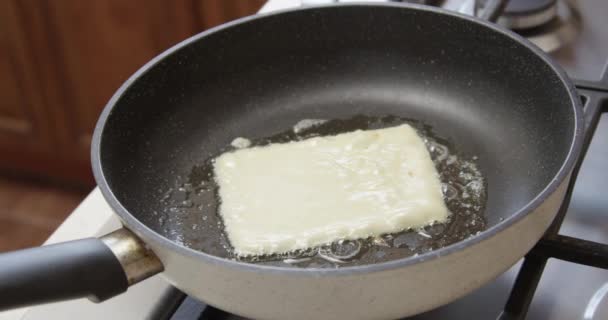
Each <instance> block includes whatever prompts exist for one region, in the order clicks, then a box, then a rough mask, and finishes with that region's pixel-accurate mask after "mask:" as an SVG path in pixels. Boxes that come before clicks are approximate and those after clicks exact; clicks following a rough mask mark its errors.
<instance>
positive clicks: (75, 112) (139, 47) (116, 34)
mask: <svg viewBox="0 0 608 320" xmlns="http://www.w3.org/2000/svg"><path fill="white" fill-rule="evenodd" d="M187 4H188V2H186V1H175V2H168V1H161V0H155V1H148V0H131V1H121V0H111V1H110V0H107V1H80V0H62V1H48V2H46V5H47V6H48V8H47V12H48V14H49V16H50V17H49V18H50V24H51V31H52V34H51V36H52V40H53V41H54V43H56V46H57V50H58V55H59V59H60V60H61V61H60V63H61V72H62V74H61V76H62V78H63V81H64V82H63V85H64V90H65V95H66V97H67V102H66V104H65V105H64V106H62V111H63V113H64V115H65V119H62V120H63V121H64V125H63V126H62V132H61V133H62V135H63V138H64V139H63V140H64V143H66V144H68V145H74V144H76V145H77V146H78V148H81V149H88V148H89V141H90V135H91V133H92V130H93V127H94V125H95V122H96V120H97V117H98V115H99V112H100V111H101V109H102V108H103V106H104V105H105V103H106V102H107V101H108V99H109V98H110V97H111V95H112V94H113V93H114V91H116V89H118V87H119V86H120V85H121V84H122V83H123V82H124V81H125V80H126V79H127V78H128V77H129V76H130V75H131V74H132V73H133V72H135V71H136V70H137V69H138V68H139V67H141V66H142V65H143V64H144V63H146V62H147V61H148V60H150V59H151V58H152V57H154V56H155V55H157V54H159V53H160V52H162V51H163V50H164V49H166V48H168V47H170V46H171V45H173V44H175V43H177V42H178V41H180V40H182V39H185V38H186V37H188V36H189V35H190V34H192V33H193V22H192V20H193V17H192V14H191V13H190V10H189V8H188V6H187ZM85 156H86V155H85Z"/></svg>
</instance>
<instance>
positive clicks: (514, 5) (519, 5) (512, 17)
mask: <svg viewBox="0 0 608 320" xmlns="http://www.w3.org/2000/svg"><path fill="white" fill-rule="evenodd" d="M557 2H558V1H557V0H510V1H509V3H508V4H507V7H506V8H505V11H504V13H503V14H502V16H501V17H500V18H499V19H498V23H499V24H501V25H503V26H505V27H507V28H509V29H527V28H532V27H538V26H540V25H543V24H545V23H547V22H549V21H551V20H552V19H553V18H555V17H556V16H557Z"/></svg>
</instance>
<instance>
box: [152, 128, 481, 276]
mask: <svg viewBox="0 0 608 320" xmlns="http://www.w3.org/2000/svg"><path fill="white" fill-rule="evenodd" d="M402 123H408V124H410V125H411V126H412V127H414V128H415V129H416V130H417V131H418V133H419V134H420V135H421V137H422V138H423V140H424V142H425V144H426V146H427V148H428V150H429V153H430V155H431V158H432V159H433V162H434V163H435V166H436V168H437V171H438V172H439V174H440V179H441V182H442V188H443V194H444V199H445V201H446V205H447V207H448V209H449V210H450V212H451V213H450V217H449V219H448V221H446V222H444V223H435V224H432V225H429V226H426V227H424V228H421V229H417V230H404V231H402V232H399V233H394V234H386V235H383V236H380V237H375V238H368V239H361V240H354V241H353V240H341V241H336V242H334V243H332V244H328V245H324V246H320V247H316V248H310V249H307V250H302V251H297V252H291V253H289V254H281V255H269V256H257V257H247V258H241V257H236V256H235V255H234V254H233V253H232V252H231V249H230V244H229V241H228V239H227V237H226V234H225V233H224V232H223V225H222V221H221V218H220V216H219V214H218V208H219V206H218V205H219V202H220V199H219V196H218V194H217V191H218V187H217V184H216V183H215V181H214V178H213V164H212V160H213V158H214V157H211V158H208V159H206V160H204V161H202V162H201V164H200V165H199V166H195V167H194V168H192V170H191V172H189V173H187V176H186V177H185V178H181V177H178V181H177V182H176V185H175V187H174V188H172V189H170V190H168V191H167V192H166V193H165V195H164V196H163V197H162V199H161V200H160V201H161V202H162V204H163V206H164V207H165V211H164V212H161V213H157V215H158V216H159V217H158V219H159V222H161V223H160V224H161V227H163V228H164V230H162V231H163V234H165V235H166V236H167V237H169V238H170V239H171V240H173V241H176V242H178V243H180V244H182V245H185V246H187V247H190V248H193V249H196V250H200V251H203V252H206V253H209V254H213V255H216V256H220V257H226V258H232V259H239V260H242V261H245V262H251V263H258V264H268V265H277V266H293V267H317V268H319V267H339V266H352V265H362V264H370V263H377V262H383V261H389V260H395V259H400V258H404V257H408V256H412V255H417V254H422V253H425V252H428V251H431V250H434V249H437V248H441V247H444V246H447V245H450V244H452V243H455V242H458V241H461V240H463V239H466V238H468V237H471V236H474V235H475V234H477V233H479V232H480V231H482V230H484V229H485V226H486V223H485V219H484V216H483V210H484V206H485V201H486V187H485V181H484V179H483V177H482V175H481V173H480V171H479V170H478V168H477V164H476V160H477V159H476V157H475V156H470V157H467V156H465V155H462V154H459V153H458V152H456V151H455V150H454V146H453V145H452V144H450V143H448V141H447V140H444V139H442V138H440V137H438V136H436V135H435V134H434V133H433V131H432V128H431V127H430V126H427V125H424V124H422V123H420V122H418V121H414V120H410V119H404V118H398V117H394V116H386V117H367V116H356V117H353V118H350V119H345V120H328V121H319V120H314V121H305V122H301V123H299V124H298V125H297V126H295V127H294V128H290V129H289V130H286V131H284V132H281V133H278V134H276V135H273V136H270V137H265V138H262V139H252V140H251V143H252V145H253V146H262V145H267V144H270V143H284V142H288V141H294V140H301V139H307V138H310V137H313V136H323V135H335V134H338V133H343V132H349V131H354V130H357V129H362V130H366V129H380V128H385V127H391V126H395V125H398V124H402ZM233 148H234V146H228V147H227V148H226V149H225V150H222V152H225V151H229V150H232V149H233ZM220 153H221V152H220Z"/></svg>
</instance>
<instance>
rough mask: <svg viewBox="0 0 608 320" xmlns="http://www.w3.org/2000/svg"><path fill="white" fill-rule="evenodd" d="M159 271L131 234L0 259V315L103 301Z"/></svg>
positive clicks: (121, 232) (124, 232)
mask: <svg viewBox="0 0 608 320" xmlns="http://www.w3.org/2000/svg"><path fill="white" fill-rule="evenodd" d="M162 270H163V266H162V264H161V262H160V261H159V260H158V258H157V257H156V256H155V255H154V253H152V252H151V251H150V250H148V249H147V248H146V247H145V245H144V244H143V243H142V242H141V240H139V239H138V238H137V237H136V236H135V235H134V234H133V233H132V232H131V231H129V230H127V229H124V228H123V229H119V230H117V231H114V232H112V233H110V234H108V235H106V236H103V237H101V238H100V239H97V238H87V239H82V240H75V241H69V242H64V243H59V244H53V245H48V246H43V247H38V248H32V249H25V250H20V251H13V252H8V253H4V254H0V310H6V309H10V308H16V307H22V306H27V305H32V304H39V303H46V302H52V301H59V300H67V299H74V298H82V297H88V298H89V299H90V300H92V301H95V302H100V301H104V300H106V299H109V298H111V297H113V296H115V295H117V294H120V293H122V292H124V291H126V290H127V288H128V287H129V286H130V285H132V284H135V283H137V282H139V281H141V280H144V279H146V278H148V277H150V276H152V275H154V274H156V273H159V272H161V271H162Z"/></svg>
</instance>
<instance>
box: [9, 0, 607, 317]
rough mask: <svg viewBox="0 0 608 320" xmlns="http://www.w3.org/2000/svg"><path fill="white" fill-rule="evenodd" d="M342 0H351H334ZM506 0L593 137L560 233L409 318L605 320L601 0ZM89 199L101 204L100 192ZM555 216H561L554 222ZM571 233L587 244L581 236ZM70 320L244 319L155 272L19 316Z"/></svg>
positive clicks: (463, 1) (467, 4) (451, 4)
mask: <svg viewBox="0 0 608 320" xmlns="http://www.w3.org/2000/svg"><path fill="white" fill-rule="evenodd" d="M347 1H353V0H341V1H340V2H347ZM369 1H370V0H368V2H369ZM511 1H512V2H511V4H510V6H509V7H508V8H507V14H506V15H503V17H501V19H500V20H499V23H500V24H503V25H505V26H506V25H509V24H511V26H512V27H514V28H515V29H517V32H519V33H520V34H522V35H523V36H526V37H528V39H529V40H531V41H533V42H534V43H537V44H538V45H539V46H540V47H541V48H544V49H545V50H546V51H548V52H550V55H551V56H552V57H553V58H554V59H555V60H556V62H558V63H559V64H560V65H561V66H562V67H563V68H564V69H565V70H566V71H567V73H568V74H569V76H570V77H571V78H573V79H574V80H575V82H576V84H577V88H578V91H579V93H580V95H581V99H582V100H583V101H584V107H585V109H586V110H587V111H592V112H591V113H592V114H594V115H596V117H588V119H586V120H587V121H588V123H589V124H591V126H590V127H591V128H592V129H595V134H594V135H593V139H591V141H588V143H589V144H588V151H587V154H586V156H585V158H584V161H583V162H582V165H581V166H580V171H579V172H578V177H577V179H573V180H575V181H576V182H575V183H572V186H571V189H570V194H571V201H570V203H569V205H568V204H567V203H566V205H564V206H563V209H562V212H561V213H562V215H560V217H561V218H558V219H556V220H558V221H557V222H558V223H555V225H554V231H555V232H559V234H560V235H561V236H560V237H557V236H555V234H553V235H550V236H548V237H546V238H545V239H544V240H543V241H541V242H539V244H538V245H537V246H536V247H535V249H533V251H532V253H531V254H529V255H528V256H527V258H526V259H525V260H524V259H522V261H520V262H518V263H517V264H516V265H514V266H513V267H512V268H511V269H510V270H508V271H507V272H505V273H504V274H502V275H501V276H500V277H498V278H497V279H496V280H495V281H492V282H490V283H488V284H487V285H485V286H484V287H482V288H481V289H479V290H477V291H475V292H473V293H472V294H470V295H468V296H465V297H464V298H461V299H459V300H457V301H455V302H453V303H451V304H448V305H446V306H443V307H440V308H437V309H435V310H432V311H429V312H426V313H424V314H420V315H417V316H414V317H411V318H408V320H431V319H500V320H508V319H528V320H536V319H555V320H562V319H564V320H566V319H568V320H570V319H585V320H599V319H608V270H606V269H605V268H606V267H607V266H606V263H607V262H606V257H608V252H606V250H607V248H606V245H608V197H607V196H605V195H604V193H605V190H608V170H606V169H608V167H607V166H608V165H607V162H606V159H608V117H606V116H605V115H602V113H603V112H605V111H608V70H606V66H607V63H608V31H607V30H608V28H607V26H608V20H606V16H608V1H605V0H584V1H566V0H554V1H550V0H537V1H536V0H535V1H530V0H528V1H517V0H511ZM321 2H322V3H327V2H337V1H331V0H326V1H323V0H270V1H268V3H267V4H266V5H265V6H264V7H263V8H262V10H261V11H263V12H267V11H272V10H278V9H284V8H288V7H297V6H300V5H302V4H303V3H304V4H310V3H321ZM409 2H417V3H423V4H433V5H440V6H442V7H444V8H446V9H450V10H458V11H461V12H463V11H464V12H466V11H467V10H469V11H468V12H469V14H474V13H475V12H476V11H477V10H479V9H480V5H479V4H478V1H472V0H444V1H437V0H434V1H433V0H426V1H425V0H420V1H409ZM479 2H483V1H479ZM560 10H561V11H560ZM534 15H537V16H536V17H534ZM568 15H570V16H568ZM539 16H540V17H539ZM522 17H523V20H522ZM530 17H532V18H534V19H530ZM509 19H510V20H509ZM518 19H519V20H518ZM526 19H527V20H530V21H526ZM531 20H534V21H531ZM522 21H523V22H522ZM532 22H534V23H532ZM573 178H574V175H573ZM95 196H96V197H99V201H101V196H100V195H98V194H96V195H95ZM105 207H107V206H105ZM105 210H108V211H109V210H110V209H109V207H107V208H106V209H105ZM562 218H563V223H559V222H561V221H559V220H561V219H562ZM107 220H108V221H109V222H108V223H107V225H106V226H105V227H104V228H105V229H104V230H98V231H97V232H98V233H103V232H104V231H107V229H108V228H110V230H111V228H113V227H115V225H116V224H117V223H118V222H117V221H116V219H115V218H113V217H112V218H111V214H109V213H108V215H107ZM569 237H573V238H579V239H584V240H587V241H591V242H589V243H580V242H577V241H575V240H573V239H572V238H569ZM601 245H604V246H601ZM585 246H586V247H585ZM599 255H603V258H600V257H599ZM551 257H558V258H559V259H557V258H551ZM575 262H578V263H575ZM580 262H584V263H586V264H579V263H580ZM523 265H525V266H524V267H522V266H523ZM594 266H595V267H594ZM404 303H407V302H405V301H404ZM526 311H527V312H526ZM72 318H86V319H108V318H111V319H171V320H186V319H245V318H242V317H239V316H236V315H231V314H228V313H225V312H223V311H221V310H218V309H215V308H213V307H211V306H208V305H206V304H205V303H203V302H201V301H197V300H196V299H193V298H191V297H188V296H186V295H185V294H183V293H182V292H180V291H179V290H177V289H175V288H173V287H172V286H170V285H169V284H167V283H166V282H165V281H164V280H163V279H162V278H161V277H154V278H152V279H149V280H147V281H145V282H143V283H141V284H139V285H137V286H135V287H133V288H130V289H129V291H128V292H127V293H126V294H124V295H122V296H119V297H117V298H113V299H111V300H109V301H106V302H104V303H101V304H92V303H90V302H89V301H88V300H75V301H70V302H65V303H58V304H50V305H45V306H41V307H35V308H31V309H30V310H29V311H28V312H26V313H25V315H24V316H23V317H22V318H21V319H28V320H36V319H72ZM0 319H3V318H2V314H0Z"/></svg>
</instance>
